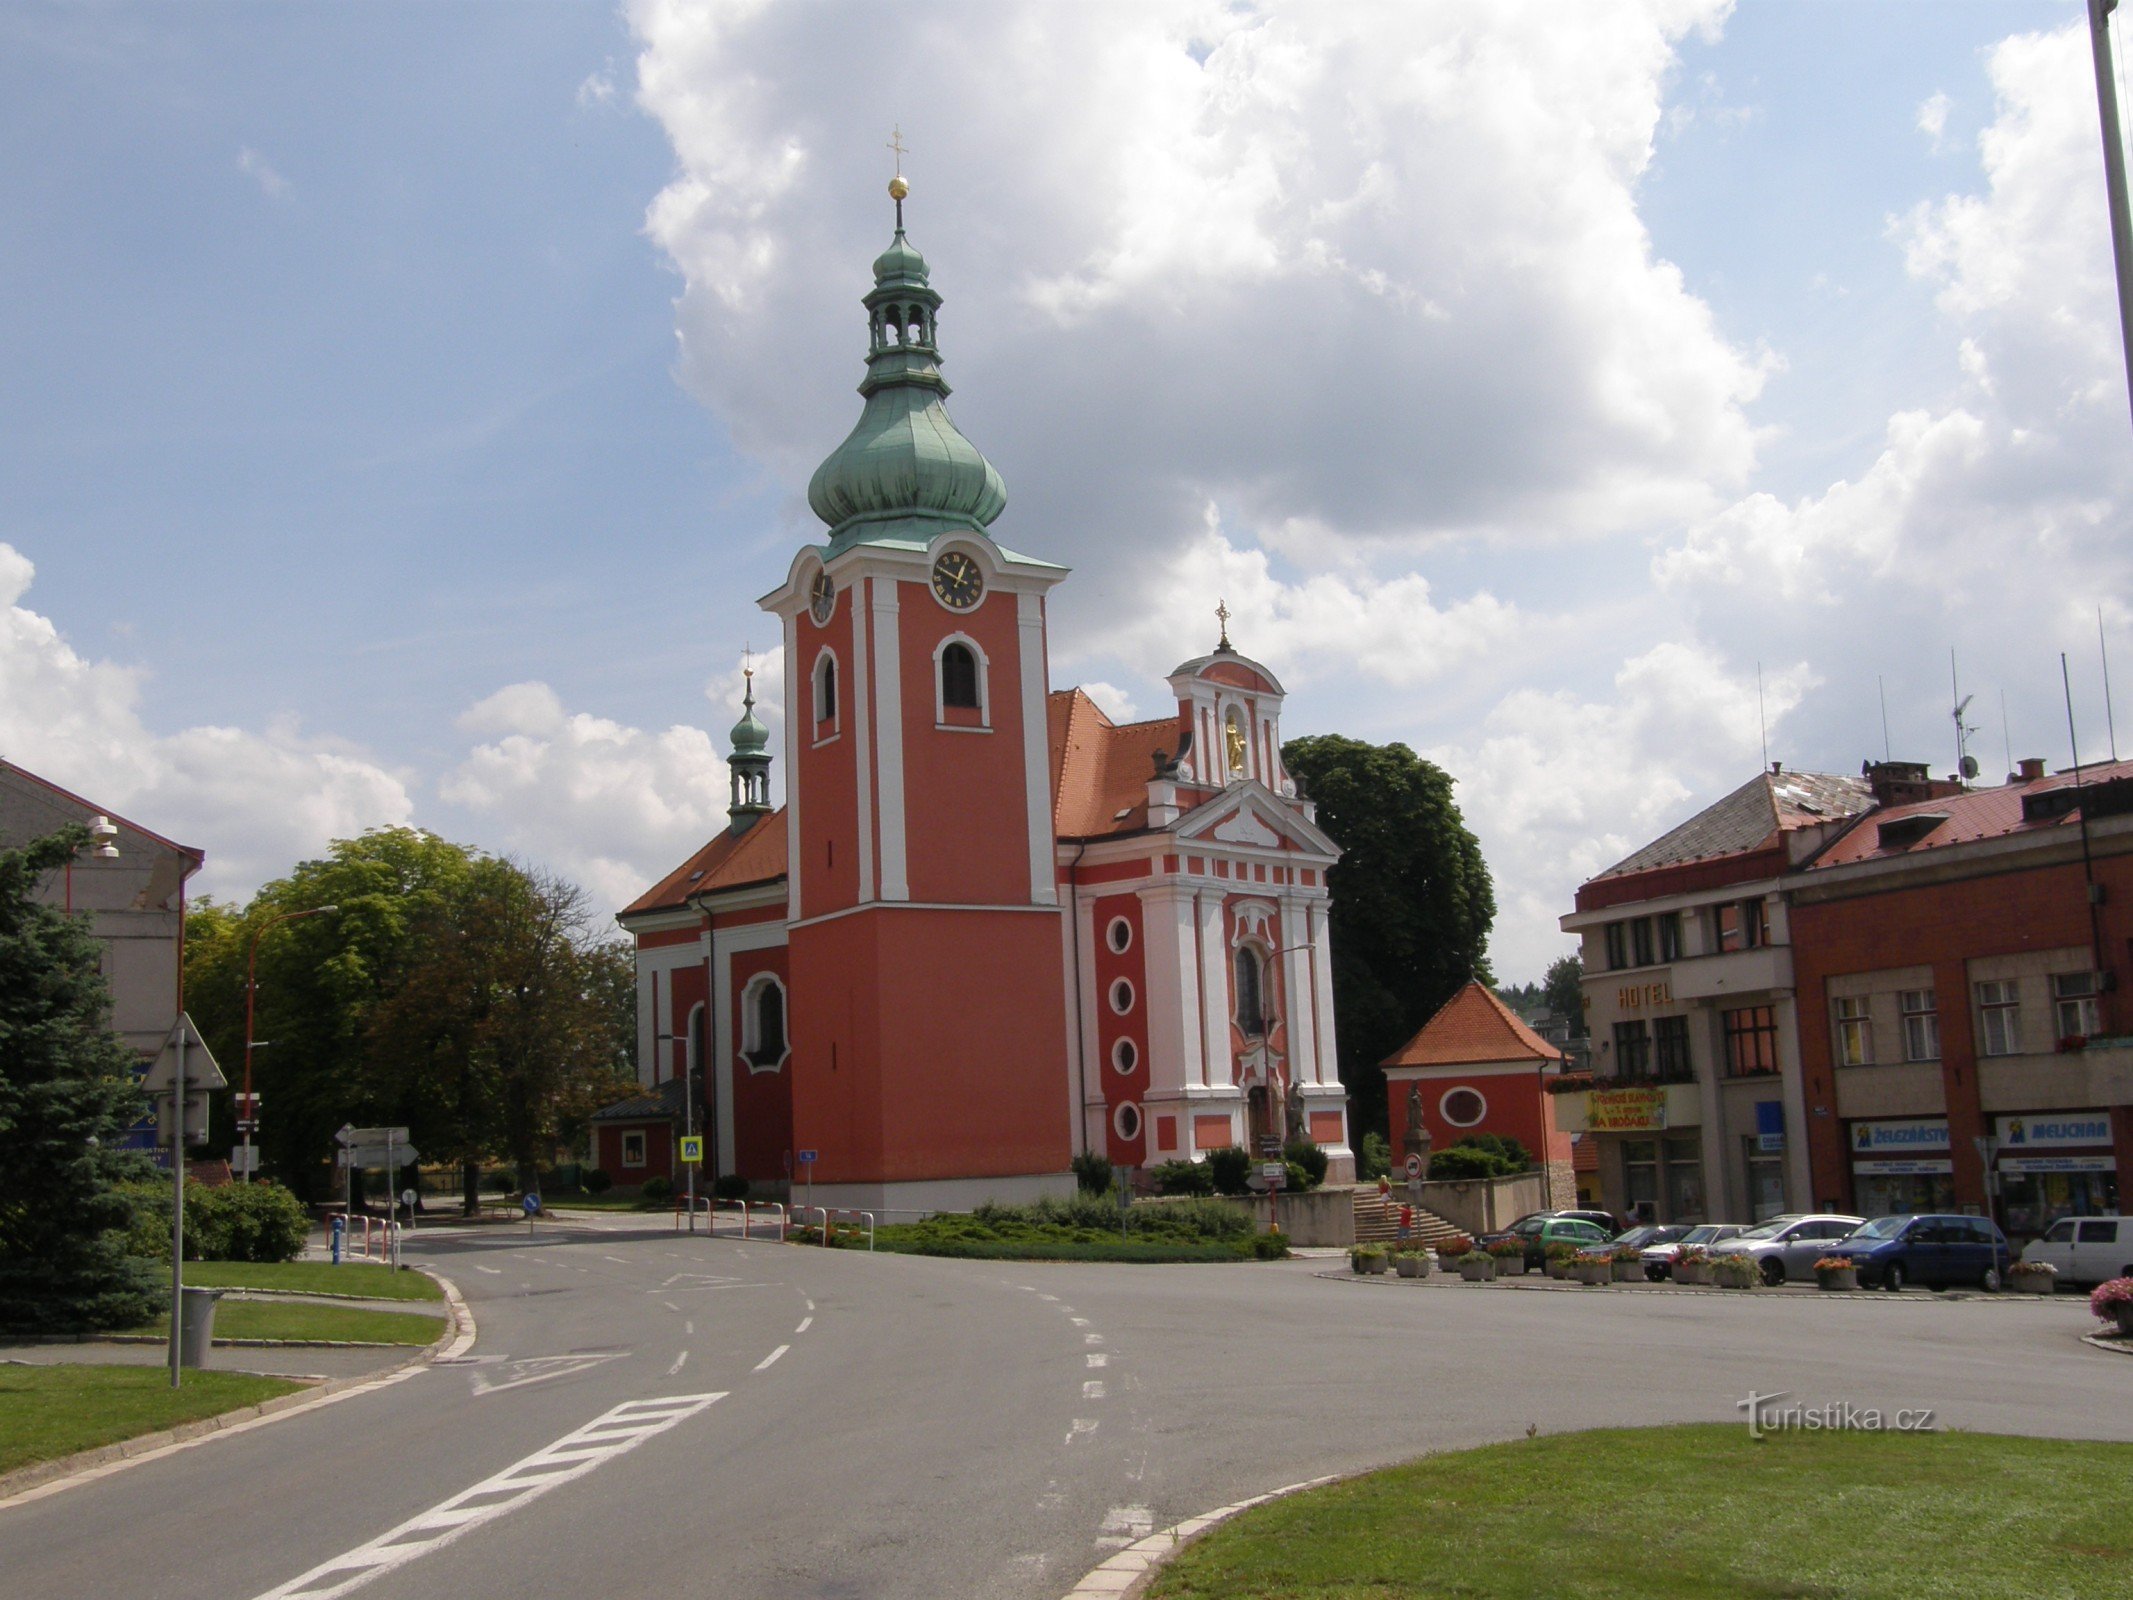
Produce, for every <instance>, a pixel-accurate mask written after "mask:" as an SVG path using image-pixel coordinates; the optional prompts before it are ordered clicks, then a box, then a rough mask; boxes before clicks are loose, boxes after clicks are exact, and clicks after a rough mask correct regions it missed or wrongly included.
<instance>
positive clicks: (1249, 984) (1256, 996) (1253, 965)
mask: <svg viewBox="0 0 2133 1600" xmlns="http://www.w3.org/2000/svg"><path fill="white" fill-rule="evenodd" d="M1235 965H1236V970H1237V981H1236V989H1237V1028H1238V1030H1239V1031H1240V1032H1241V1033H1243V1035H1244V1036H1245V1037H1246V1038H1247V1039H1259V1038H1264V1037H1265V1036H1266V969H1265V968H1264V966H1263V965H1262V964H1261V962H1260V959H1259V951H1258V949H1257V948H1256V947H1255V946H1252V945H1248V944H1240V945H1239V946H1237V954H1236V962H1235Z"/></svg>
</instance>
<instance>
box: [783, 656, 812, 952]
mask: <svg viewBox="0 0 2133 1600" xmlns="http://www.w3.org/2000/svg"><path fill="white" fill-rule="evenodd" d="M799 635H800V624H799V620H798V619H797V618H796V617H787V618H786V619H785V915H786V918H787V919H788V920H790V921H793V922H798V921H799V920H800V918H801V916H802V915H804V913H803V912H802V911H801V909H800V856H801V853H802V852H801V849H800V735H799V731H798V730H799V728H800V724H801V723H802V722H803V721H804V720H805V719H806V717H807V715H808V713H807V712H805V711H803V710H802V709H801V707H803V706H804V705H806V703H807V702H806V701H805V700H803V699H802V698H801V695H800V679H799V673H800V667H799V659H800V638H799Z"/></svg>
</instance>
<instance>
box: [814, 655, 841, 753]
mask: <svg viewBox="0 0 2133 1600" xmlns="http://www.w3.org/2000/svg"><path fill="white" fill-rule="evenodd" d="M814 693H815V737H816V738H817V739H827V738H828V737H830V736H831V735H832V734H834V733H835V732H836V731H837V657H836V655H835V653H834V652H832V651H828V650H825V651H823V652H822V654H820V655H819V656H817V657H815V672H814Z"/></svg>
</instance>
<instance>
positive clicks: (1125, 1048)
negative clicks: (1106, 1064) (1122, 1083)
mask: <svg viewBox="0 0 2133 1600" xmlns="http://www.w3.org/2000/svg"><path fill="white" fill-rule="evenodd" d="M1140 1064H1141V1047H1140V1046H1139V1045H1138V1044H1136V1043H1134V1041H1133V1037H1132V1035H1131V1034H1120V1035H1119V1036H1118V1037H1117V1038H1116V1039H1114V1040H1112V1041H1111V1070H1112V1071H1113V1072H1115V1073H1117V1074H1118V1075H1119V1076H1120V1077H1122V1078H1123V1077H1128V1076H1130V1075H1132V1074H1133V1073H1134V1072H1135V1071H1137V1070H1138V1069H1139V1067H1140Z"/></svg>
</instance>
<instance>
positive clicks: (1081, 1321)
mask: <svg viewBox="0 0 2133 1600" xmlns="http://www.w3.org/2000/svg"><path fill="white" fill-rule="evenodd" d="M172 1181H173V1182H176V1180H175V1179H173V1180H172ZM1067 1321H1069V1322H1071V1323H1073V1324H1074V1326H1075V1327H1077V1328H1086V1327H1087V1326H1088V1325H1089V1319H1088V1318H1087V1317H1068V1318H1067Z"/></svg>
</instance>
